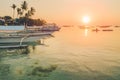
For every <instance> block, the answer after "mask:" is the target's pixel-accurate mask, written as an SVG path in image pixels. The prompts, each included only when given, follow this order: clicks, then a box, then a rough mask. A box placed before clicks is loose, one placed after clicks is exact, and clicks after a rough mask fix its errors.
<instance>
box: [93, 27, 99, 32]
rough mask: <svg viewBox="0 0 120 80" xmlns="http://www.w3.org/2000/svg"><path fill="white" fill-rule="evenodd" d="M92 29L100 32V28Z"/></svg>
mask: <svg viewBox="0 0 120 80" xmlns="http://www.w3.org/2000/svg"><path fill="white" fill-rule="evenodd" d="M92 31H95V32H98V31H100V30H99V29H98V28H96V29H93V30H92Z"/></svg>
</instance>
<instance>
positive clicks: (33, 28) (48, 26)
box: [26, 24, 60, 31]
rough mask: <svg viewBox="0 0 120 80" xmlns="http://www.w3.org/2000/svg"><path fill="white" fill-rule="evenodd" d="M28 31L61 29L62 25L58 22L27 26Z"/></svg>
mask: <svg viewBox="0 0 120 80" xmlns="http://www.w3.org/2000/svg"><path fill="white" fill-rule="evenodd" d="M26 29H27V30H28V31H59V30H60V27H58V26H57V25H56V24H46V25H43V26H27V28H26Z"/></svg>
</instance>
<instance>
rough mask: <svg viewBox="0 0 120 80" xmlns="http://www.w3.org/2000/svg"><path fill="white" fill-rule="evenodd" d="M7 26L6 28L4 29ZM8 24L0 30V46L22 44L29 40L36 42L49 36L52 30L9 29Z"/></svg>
mask: <svg viewBox="0 0 120 80" xmlns="http://www.w3.org/2000/svg"><path fill="white" fill-rule="evenodd" d="M13 27H14V26H13ZM4 28H7V29H4ZM8 28H10V26H4V27H2V29H1V28H0V29H1V32H0V48H3V47H5V46H6V48H7V47H15V46H23V45H24V44H26V45H27V44H28V43H31V42H36V41H37V40H40V39H42V38H46V37H48V36H49V37H50V36H51V34H52V32H41V31H29V30H24V29H23V30H14V29H12V30H9V29H8Z"/></svg>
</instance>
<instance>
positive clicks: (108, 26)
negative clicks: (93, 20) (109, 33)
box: [98, 26, 111, 28]
mask: <svg viewBox="0 0 120 80" xmlns="http://www.w3.org/2000/svg"><path fill="white" fill-rule="evenodd" d="M98 27H100V28H109V27H111V26H98Z"/></svg>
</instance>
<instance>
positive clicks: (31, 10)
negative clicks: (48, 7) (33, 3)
mask: <svg viewBox="0 0 120 80" xmlns="http://www.w3.org/2000/svg"><path fill="white" fill-rule="evenodd" d="M34 12H35V9H34V8H33V7H31V9H30V13H31V15H34Z"/></svg>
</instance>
